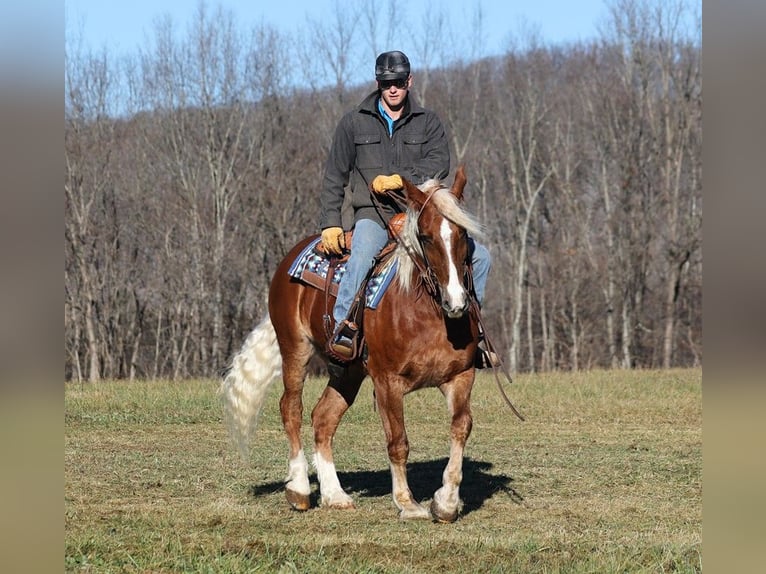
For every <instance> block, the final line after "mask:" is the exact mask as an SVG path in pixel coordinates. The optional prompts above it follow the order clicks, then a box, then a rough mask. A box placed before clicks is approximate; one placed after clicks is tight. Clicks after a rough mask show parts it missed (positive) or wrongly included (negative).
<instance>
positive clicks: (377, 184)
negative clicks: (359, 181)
mask: <svg viewBox="0 0 766 574" xmlns="http://www.w3.org/2000/svg"><path fill="white" fill-rule="evenodd" d="M370 187H371V188H372V191H374V192H375V193H385V192H387V191H390V190H392V189H401V188H403V187H404V184H403V183H402V176H400V175H399V174H396V173H395V174H394V175H379V176H377V177H376V178H375V179H373V180H372V183H371V184H370Z"/></svg>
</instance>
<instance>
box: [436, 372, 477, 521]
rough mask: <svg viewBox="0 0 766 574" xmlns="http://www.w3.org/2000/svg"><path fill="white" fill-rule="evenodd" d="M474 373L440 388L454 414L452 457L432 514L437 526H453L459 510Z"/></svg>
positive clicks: (471, 419) (451, 438)
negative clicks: (444, 523) (444, 524)
mask: <svg viewBox="0 0 766 574" xmlns="http://www.w3.org/2000/svg"><path fill="white" fill-rule="evenodd" d="M472 386H473V372H472V371H471V372H470V374H469V373H463V374H462V375H461V376H460V377H459V378H458V379H457V380H454V381H452V382H450V383H448V384H446V385H442V387H440V389H441V391H442V393H444V396H445V397H446V398H447V403H448V405H449V408H450V412H451V413H452V423H451V425H450V455H449V461H447V466H446V467H445V469H444V473H443V475H442V487H441V488H440V489H439V490H437V491H436V492H435V493H434V497H433V500H432V501H431V514H432V515H433V517H434V519H435V520H436V521H438V522H454V521H455V520H457V516H458V511H459V508H460V483H461V482H462V480H463V451H464V449H465V443H466V441H467V440H468V437H469V436H470V434H471V428H472V426H473V418H472V415H471V406H470V396H471V387H472Z"/></svg>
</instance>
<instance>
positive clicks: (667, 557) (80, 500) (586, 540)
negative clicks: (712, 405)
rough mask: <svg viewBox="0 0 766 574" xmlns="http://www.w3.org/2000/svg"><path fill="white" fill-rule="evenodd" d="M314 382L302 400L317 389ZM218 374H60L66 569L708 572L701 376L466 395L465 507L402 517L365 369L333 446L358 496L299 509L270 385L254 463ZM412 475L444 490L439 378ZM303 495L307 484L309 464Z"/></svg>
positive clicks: (423, 400) (623, 377)
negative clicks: (234, 438)
mask: <svg viewBox="0 0 766 574" xmlns="http://www.w3.org/2000/svg"><path fill="white" fill-rule="evenodd" d="M323 385H324V382H323V381H322V380H319V379H315V380H311V381H309V382H308V383H307V387H306V392H305V399H306V400H305V404H306V412H305V413H304V420H305V422H306V425H305V427H304V435H303V436H304V440H305V441H306V442H305V444H306V451H307V454H308V455H309V456H310V454H311V429H310V427H309V424H308V423H309V415H310V410H311V408H312V407H313V405H314V404H315V402H316V399H317V397H318V396H319V394H320V393H321V391H322V389H323ZM217 387H218V382H217V381H190V382H182V383H178V382H167V381H154V382H138V383H135V382H134V383H129V382H108V383H100V384H97V385H81V384H68V385H67V386H66V391H65V404H66V424H65V513H66V517H65V524H66V545H65V558H64V559H65V569H66V570H67V571H70V572H216V573H219V572H327V573H333V574H334V573H336V572H380V573H383V572H386V573H388V572H390V573H402V572H405V573H406V572H434V571H445V572H472V573H473V572H524V573H531V572H541V573H542V572H545V573H555V572H567V573H570V572H573V573H580V572H583V573H584V572H609V573H611V572H700V571H701V570H702V550H701V530H702V502H701V500H702V483H701V473H702V396H701V395H702V391H701V372H700V371H699V370H673V371H635V372H621V371H597V372H589V373H557V374H544V375H524V376H522V375H519V376H518V377H517V378H516V380H515V382H514V384H513V385H511V386H510V387H507V392H508V393H509V394H510V396H511V398H512V400H513V401H514V403H515V404H516V405H517V407H519V408H520V409H521V410H522V412H523V414H524V415H525V416H526V418H527V421H526V422H523V423H522V422H520V421H518V419H516V418H515V417H514V416H513V414H512V413H511V412H510V410H509V409H508V408H507V407H506V406H505V405H504V404H503V401H502V398H501V397H500V395H499V393H498V391H497V389H496V387H495V383H494V380H493V379H492V378H491V376H490V375H487V374H482V375H480V377H479V378H478V380H477V382H476V386H475V387H474V394H473V401H472V405H473V414H474V428H473V433H472V435H471V438H470V439H469V442H468V445H467V448H466V460H465V464H464V478H463V485H462V488H461V495H462V498H463V503H464V506H463V511H462V514H461V516H460V518H459V519H458V521H457V522H456V523H454V524H450V525H442V524H433V523H430V522H401V521H399V520H398V519H397V517H396V511H395V509H394V506H393V503H392V501H391V494H390V488H391V484H390V474H389V470H388V460H387V457H386V450H385V444H384V440H383V431H382V429H381V425H380V420H379V417H378V414H377V413H376V412H374V410H373V408H372V397H371V389H372V386H371V383H370V382H369V381H366V382H365V383H364V384H363V387H362V391H361V393H360V396H359V398H358V399H357V403H356V404H355V405H354V406H353V407H352V409H351V410H350V411H349V412H348V413H347V415H346V417H345V418H344V420H343V422H342V423H341V426H340V429H339V431H338V434H337V436H336V439H335V459H336V460H335V462H336V466H337V468H338V472H339V476H340V479H341V483H342V484H343V486H344V488H345V489H346V491H347V492H349V493H350V494H351V495H352V497H353V498H354V500H355V502H356V504H357V508H356V510H352V511H333V510H328V509H322V508H314V509H312V510H310V511H308V512H305V513H298V512H294V511H292V510H290V508H289V505H288V504H287V502H286V500H285V498H284V493H283V490H282V481H283V479H284V476H285V474H286V472H287V442H286V439H285V437H284V434H283V432H282V427H281V422H280V420H279V412H278V400H279V394H280V392H281V391H280V385H279V384H277V385H275V388H274V389H272V391H271V393H270V395H269V398H268V401H267V404H266V407H265V409H264V413H263V416H262V417H261V421H260V424H259V428H258V431H257V433H256V436H255V441H254V445H253V446H254V449H253V453H252V456H251V459H250V461H249V463H248V464H244V463H242V462H241V461H240V459H239V457H238V454H237V453H236V451H235V450H234V449H233V448H232V447H231V445H230V443H229V441H228V437H227V435H226V431H225V428H224V426H223V423H222V412H221V408H220V404H219V403H218V399H217V397H216V390H217ZM405 408H406V412H405V414H406V417H407V429H408V433H409V439H410V446H411V453H410V464H409V478H410V486H411V488H412V490H413V493H414V494H415V497H416V498H418V499H419V500H421V501H423V502H427V501H428V500H429V499H430V498H431V496H432V495H433V492H434V491H435V490H436V489H437V488H438V487H439V486H440V482H441V473H442V470H443V468H444V465H445V464H446V457H447V455H448V449H449V439H448V436H449V435H448V417H447V412H446V406H445V404H444V400H443V397H442V396H441V394H440V393H439V392H438V391H436V390H424V391H418V392H416V393H414V394H412V395H409V396H408V397H407V399H406V403H405ZM312 481H313V487H314V491H315V492H314V495H313V496H314V501H315V502H316V498H317V493H316V483H315V482H316V481H315V479H314V477H313V476H312Z"/></svg>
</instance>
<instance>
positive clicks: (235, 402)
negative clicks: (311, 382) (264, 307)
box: [219, 315, 282, 460]
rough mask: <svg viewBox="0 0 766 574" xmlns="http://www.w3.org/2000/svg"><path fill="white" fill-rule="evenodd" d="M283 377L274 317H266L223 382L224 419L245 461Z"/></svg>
mask: <svg viewBox="0 0 766 574" xmlns="http://www.w3.org/2000/svg"><path fill="white" fill-rule="evenodd" d="M281 374H282V356H281V355H280V353H279V345H278V344H277V336H276V333H275V332H274V326H273V325H272V324H271V318H270V317H269V316H268V315H266V317H265V318H264V319H263V320H262V321H261V322H260V323H259V324H258V326H257V327H256V328H255V329H253V331H252V332H251V333H250V334H249V335H248V336H247V339H246V340H245V343H244V344H243V345H242V349H240V351H239V353H238V354H237V355H235V357H234V359H232V364H231V368H230V369H229V372H228V373H227V374H226V377H225V378H224V379H223V382H222V383H221V388H220V390H219V394H220V396H221V398H222V400H223V407H224V419H225V422H226V426H227V427H228V429H229V436H230V437H231V439H232V442H233V443H234V444H235V446H236V447H237V448H238V449H239V452H240V454H241V455H242V458H243V460H247V459H248V457H249V455H250V446H249V443H250V439H251V437H252V436H253V433H254V432H255V428H256V426H257V424H258V417H259V416H260V414H261V409H262V408H263V403H264V401H265V400H266V394H267V392H268V390H269V388H270V387H271V385H272V383H273V382H274V381H275V380H276V379H277V378H278V377H279V376H280V375H281Z"/></svg>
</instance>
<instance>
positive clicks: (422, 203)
mask: <svg viewBox="0 0 766 574" xmlns="http://www.w3.org/2000/svg"><path fill="white" fill-rule="evenodd" d="M465 183H466V178H465V174H464V171H463V168H462V166H461V167H460V168H459V169H458V170H457V173H456V175H455V180H454V183H453V185H452V188H451V189H449V188H447V187H445V186H444V185H442V184H441V182H439V181H437V180H429V181H427V182H425V183H424V184H423V185H421V186H419V187H415V186H414V185H412V184H411V183H410V182H408V181H404V191H405V194H406V203H407V209H406V215H405V222H404V226H403V229H402V231H401V234H400V236H399V245H398V246H397V248H396V250H395V251H394V254H393V257H395V258H396V264H397V272H396V278H395V280H394V281H392V282H391V285H390V286H389V287H388V290H387V292H386V293H385V295H384V296H383V298H382V300H381V301H380V303H379V305H378V306H377V308H376V309H375V310H372V309H369V308H367V309H365V311H364V323H363V325H364V327H363V328H364V334H365V339H366V344H367V351H368V353H367V357H366V360H362V359H357V360H356V361H354V362H352V363H351V364H349V365H348V367H347V368H346V369H345V370H344V371H343V374H342V375H339V374H338V373H335V374H334V375H332V374H331V376H330V380H329V383H328V385H327V387H326V388H325V390H324V393H323V394H322V396H321V398H320V399H319V401H318V403H317V404H316V406H315V407H314V410H313V412H312V415H311V421H312V426H313V429H314V465H315V467H316V471H317V477H318V480H319V490H320V495H321V505H322V506H327V507H331V508H353V507H354V502H353V500H352V498H351V497H350V496H349V495H348V494H347V493H346V492H344V491H343V488H342V487H341V485H340V481H339V480H338V475H337V473H336V470H335V465H334V463H333V453H332V442H333V436H334V435H335V431H336V429H337V428H338V424H339V423H340V420H341V418H342V417H343V414H344V413H345V412H346V410H347V409H348V408H349V407H350V406H351V404H352V403H353V402H354V399H355V398H356V395H357V393H358V391H359V388H360V386H361V383H362V380H363V379H364V378H365V376H366V375H368V374H369V376H370V378H371V379H372V382H373V387H374V396H375V401H376V404H377V410H378V412H379V413H380V417H381V419H382V422H383V428H384V430H385V435H386V440H387V443H388V457H389V460H390V467H391V479H392V490H393V493H392V494H393V499H394V503H395V504H396V506H397V508H398V509H399V516H400V517H401V518H403V519H415V518H425V519H431V518H433V519H435V520H438V521H442V522H452V521H454V520H455V519H456V518H457V516H458V507H459V503H460V498H459V487H460V482H461V480H462V466H463V449H464V447H465V443H466V440H467V439H468V436H469V435H470V433H471V426H472V417H471V406H470V399H471V389H472V387H473V383H474V374H475V371H474V354H475V353H476V348H477V343H478V335H479V328H478V322H477V319H478V316H477V313H476V312H469V309H472V308H474V305H473V304H472V296H471V293H470V290H469V289H468V288H467V287H466V274H467V263H466V262H467V261H470V253H469V250H470V240H469V238H468V234H469V233H470V234H472V235H474V234H479V233H480V232H481V229H480V225H479V224H478V223H477V221H476V219H474V218H473V217H472V216H471V215H470V214H468V213H467V212H466V211H465V210H464V209H463V207H462V205H461V198H462V194H463V188H464V187H465ZM315 238H316V236H314V237H309V238H306V239H304V240H303V241H302V242H300V243H299V244H298V245H297V246H296V247H295V248H293V249H292V250H291V251H290V253H288V254H287V257H285V259H284V260H283V261H282V262H281V264H280V265H279V267H278V268H277V270H276V273H275V275H274V278H273V280H272V283H271V290H270V291H269V314H268V315H267V316H266V318H264V319H263V320H262V321H261V323H260V324H259V325H258V326H257V327H256V328H255V329H254V330H253V331H252V332H251V333H250V335H249V336H248V337H247V340H246V341H245V343H244V345H243V346H242V349H241V351H240V352H239V353H238V354H237V355H236V356H235V357H234V359H233V361H232V367H231V369H230V371H229V372H228V374H227V375H226V377H225V379H224V381H223V384H222V385H221V394H222V396H223V399H224V408H225V414H226V419H227V423H228V426H229V429H230V431H231V434H232V436H233V438H234V439H235V441H236V442H237V443H238V445H239V447H240V451H241V452H242V453H243V456H247V454H248V447H247V443H248V440H249V438H250V436H251V434H252V432H253V431H254V428H255V424H256V422H257V419H258V415H259V413H260V410H261V408H262V405H263V402H264V398H265V394H266V391H267V389H268V387H269V386H270V384H271V383H272V382H273V381H274V380H275V379H276V378H278V377H279V376H280V375H281V376H282V380H283V384H284V392H283V394H282V398H281V401H280V410H281V415H282V423H283V425H284V428H285V432H286V433H287V437H288V440H289V445H290V458H289V463H288V475H287V478H286V485H285V487H286V495H287V499H288V501H289V502H290V504H291V505H292V506H293V508H295V509H297V510H307V509H308V508H309V507H310V502H309V494H310V485H309V467H308V463H307V461H306V457H305V455H304V452H303V446H302V444H301V435H300V429H301V419H302V413H303V400H302V394H303V384H304V380H305V378H306V373H307V365H308V363H309V360H310V358H311V357H312V356H313V355H314V354H315V353H319V354H321V355H322V356H324V357H325V359H326V355H325V351H324V349H325V345H326V343H327V329H326V327H325V325H324V322H323V315H325V314H326V313H327V311H328V309H330V310H331V309H332V304H333V302H334V299H331V300H330V301H329V307H328V301H326V297H325V294H324V293H323V292H322V291H321V290H319V289H316V288H314V287H311V286H309V285H305V284H303V283H301V282H299V281H297V280H295V279H292V278H291V277H290V276H289V275H288V272H287V270H288V268H289V267H290V264H291V263H292V262H293V261H294V260H295V258H296V256H297V254H298V253H300V252H301V250H302V249H303V248H304V247H306V246H307V245H308V244H309V242H310V241H311V240H312V239H315ZM424 387H437V388H438V389H439V390H440V391H441V392H442V394H443V395H444V396H445V398H446V400H447V406H448V407H449V410H450V413H451V415H452V422H451V427H450V441H451V443H450V452H449V461H448V462H447V466H446V468H445V470H444V474H443V484H442V486H441V488H439V489H438V490H437V491H436V492H435V494H434V496H433V500H432V502H431V505H430V511H429V509H427V508H425V507H424V506H421V505H420V504H419V503H418V502H417V501H416V500H415V498H414V497H413V495H412V492H411V491H410V488H409V486H408V483H407V469H406V464H407V457H408V454H409V443H408V441H407V431H406V429H405V424H404V408H403V407H404V395H406V394H407V393H409V392H410V391H414V390H417V389H421V388H424Z"/></svg>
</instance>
